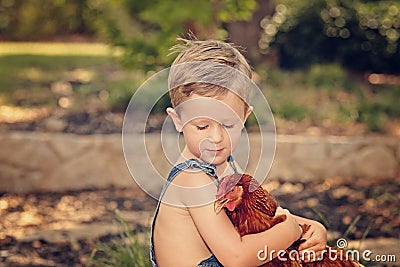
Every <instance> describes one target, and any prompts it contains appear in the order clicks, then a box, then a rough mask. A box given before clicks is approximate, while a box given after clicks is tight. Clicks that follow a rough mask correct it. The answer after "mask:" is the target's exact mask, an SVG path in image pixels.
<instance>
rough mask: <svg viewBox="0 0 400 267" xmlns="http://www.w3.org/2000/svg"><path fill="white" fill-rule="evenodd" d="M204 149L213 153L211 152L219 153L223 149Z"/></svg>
mask: <svg viewBox="0 0 400 267" xmlns="http://www.w3.org/2000/svg"><path fill="white" fill-rule="evenodd" d="M206 151H207V152H209V153H213V154H220V153H222V152H223V151H224V149H223V148H220V149H206Z"/></svg>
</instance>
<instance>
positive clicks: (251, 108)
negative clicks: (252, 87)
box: [243, 106, 253, 124]
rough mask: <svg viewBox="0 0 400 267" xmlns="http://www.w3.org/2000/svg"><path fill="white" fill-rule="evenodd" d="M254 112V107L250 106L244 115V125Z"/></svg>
mask: <svg viewBox="0 0 400 267" xmlns="http://www.w3.org/2000/svg"><path fill="white" fill-rule="evenodd" d="M252 112H253V107H252V106H249V108H248V109H247V111H246V113H245V114H244V121H243V124H244V123H245V122H246V120H247V118H248V117H249V116H250V114H251V113H252Z"/></svg>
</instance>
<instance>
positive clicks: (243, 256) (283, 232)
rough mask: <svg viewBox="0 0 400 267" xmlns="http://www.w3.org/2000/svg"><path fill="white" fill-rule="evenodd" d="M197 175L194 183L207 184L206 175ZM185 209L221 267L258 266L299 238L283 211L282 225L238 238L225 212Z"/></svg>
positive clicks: (298, 233)
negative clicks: (283, 219)
mask: <svg viewBox="0 0 400 267" xmlns="http://www.w3.org/2000/svg"><path fill="white" fill-rule="evenodd" d="M196 176H198V177H196V183H197V182H198V181H201V180H202V179H207V182H209V177H207V176H206V175H204V176H205V177H204V176H203V175H199V174H198V175H196ZM205 181H206V180H203V182H205ZM188 210H189V212H190V215H191V217H192V220H193V221H194V223H195V225H196V227H197V230H198V231H199V233H200V235H201V236H202V238H203V239H204V241H205V243H206V244H207V246H208V247H209V248H210V250H211V251H212V252H213V254H214V255H215V256H216V257H217V258H218V260H219V261H220V262H221V263H222V264H223V265H224V266H259V265H261V264H263V263H265V262H268V261H269V260H271V259H272V258H273V257H275V256H276V253H272V252H273V251H280V250H284V249H286V248H288V247H289V246H290V245H291V244H292V243H293V242H294V241H296V240H297V239H298V238H299V237H300V235H301V230H300V228H299V226H298V223H297V222H296V221H295V220H294V218H293V217H292V215H291V214H290V213H289V212H288V211H284V212H285V213H286V214H287V220H286V221H285V222H283V223H280V224H278V225H276V226H274V227H273V228H271V229H269V230H267V231H264V232H261V233H258V234H252V235H247V236H244V237H242V238H241V237H240V235H239V234H238V232H237V231H236V229H235V228H234V226H233V225H232V223H231V221H230V220H229V218H228V216H227V215H226V214H225V212H221V213H219V214H216V213H215V212H214V207H213V203H211V204H208V205H205V206H202V207H195V208H188ZM266 246H267V249H266ZM260 251H261V252H260ZM265 253H267V255H265ZM258 256H260V257H261V258H262V259H264V260H260V259H259V257H258Z"/></svg>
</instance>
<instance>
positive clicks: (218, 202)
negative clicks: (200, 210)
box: [214, 198, 229, 214]
mask: <svg viewBox="0 0 400 267" xmlns="http://www.w3.org/2000/svg"><path fill="white" fill-rule="evenodd" d="M228 201H229V199H227V198H220V199H217V200H216V201H215V202H214V211H215V213H216V214H218V213H220V211H221V210H222V209H223V208H224V206H225V204H226V202H228Z"/></svg>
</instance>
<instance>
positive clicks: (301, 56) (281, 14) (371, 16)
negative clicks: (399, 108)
mask: <svg viewBox="0 0 400 267" xmlns="http://www.w3.org/2000/svg"><path fill="white" fill-rule="evenodd" d="M278 3H279V4H278V5H277V6H276V11H275V13H274V14H273V15H272V16H267V17H265V18H264V19H263V20H262V21H261V26H262V27H263V34H262V37H261V39H260V46H261V49H262V50H263V51H264V52H265V53H267V52H268V50H269V49H270V48H271V47H274V48H276V49H277V50H278V53H279V59H280V66H282V67H286V68H301V67H305V66H309V65H311V64H313V63H325V62H339V63H341V64H342V65H343V66H345V67H346V68H349V69H352V70H356V71H360V72H365V71H371V72H380V73H399V72H400V65H399V64H398V62H400V47H399V38H400V2H399V1H371V0H356V1H346V0H314V1H291V0H280V1H278Z"/></svg>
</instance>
